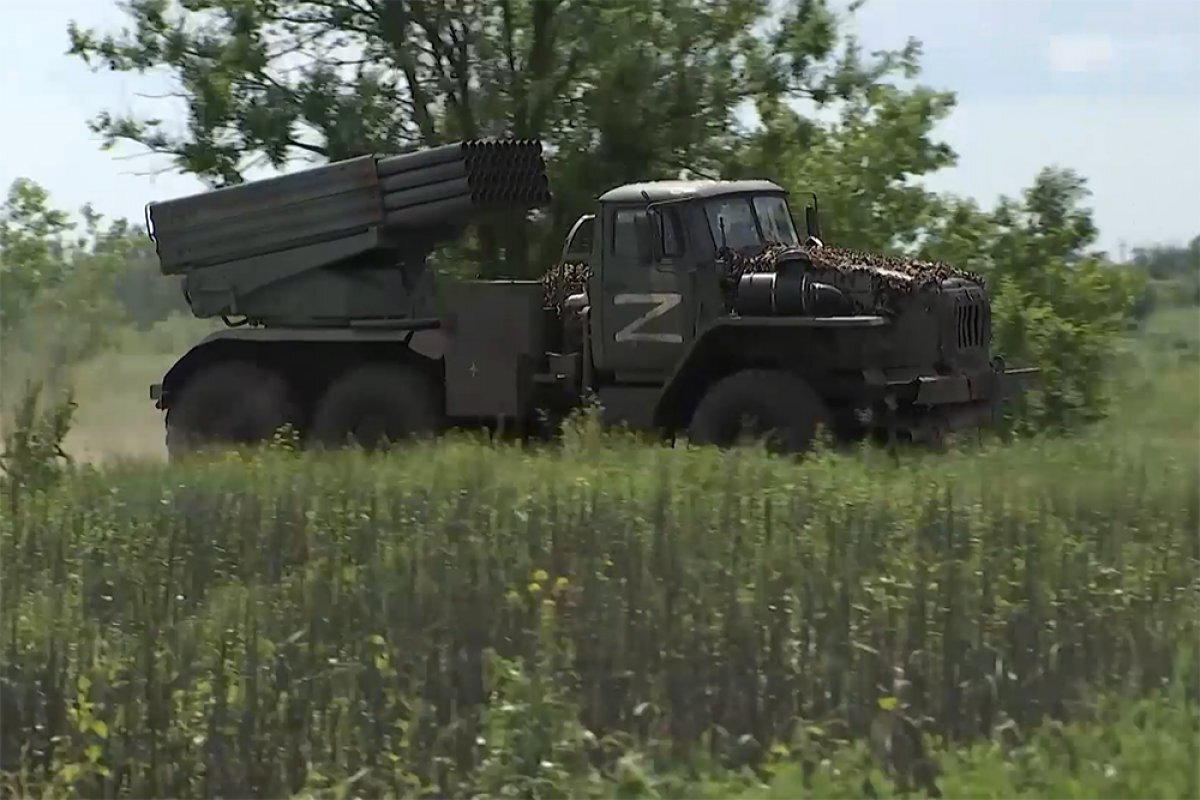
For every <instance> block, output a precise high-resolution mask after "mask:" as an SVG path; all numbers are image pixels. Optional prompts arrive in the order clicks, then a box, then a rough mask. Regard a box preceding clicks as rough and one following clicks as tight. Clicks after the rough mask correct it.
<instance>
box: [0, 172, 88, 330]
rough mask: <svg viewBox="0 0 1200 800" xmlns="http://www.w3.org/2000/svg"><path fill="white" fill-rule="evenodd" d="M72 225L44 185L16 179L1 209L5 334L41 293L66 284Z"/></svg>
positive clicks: (0, 290)
mask: <svg viewBox="0 0 1200 800" xmlns="http://www.w3.org/2000/svg"><path fill="white" fill-rule="evenodd" d="M70 227H71V226H70V223H68V221H67V216H66V214H64V213H63V212H62V211H58V210H56V209H52V208H50V206H49V204H48V195H47V193H46V190H45V189H43V188H42V187H40V186H38V185H37V184H36V183H34V182H32V181H30V180H16V181H13V183H12V185H11V186H10V187H9V190H8V195H7V197H6V198H5V201H4V205H3V207H0V338H3V337H4V336H5V335H6V334H9V333H10V332H11V331H12V330H13V329H14V328H15V327H16V325H17V324H18V323H20V321H21V320H22V319H23V318H24V317H25V316H26V314H27V313H28V311H29V307H30V305H31V304H32V301H33V298H34V297H35V296H36V295H37V294H38V293H39V292H40V291H43V290H45V289H47V288H49V287H55V286H59V285H61V284H62V282H63V280H64V277H65V275H66V272H67V269H68V264H67V263H66V262H65V261H64V259H63V257H62V250H63V236H64V235H65V234H66V232H67V231H68V230H70Z"/></svg>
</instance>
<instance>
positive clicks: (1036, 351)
mask: <svg viewBox="0 0 1200 800" xmlns="http://www.w3.org/2000/svg"><path fill="white" fill-rule="evenodd" d="M1086 197H1087V189H1086V185H1085V182H1084V181H1083V179H1082V178H1080V177H1079V176H1078V175H1076V174H1074V173H1073V172H1070V171H1069V170H1050V169H1047V170H1043V171H1042V172H1041V173H1039V174H1038V176H1037V178H1036V180H1035V181H1034V183H1033V185H1032V186H1030V187H1029V188H1028V189H1026V190H1025V192H1024V193H1023V195H1022V197H1021V199H1020V200H1019V201H1015V200H1011V199H1007V198H1002V199H1001V201H1000V203H999V204H998V205H997V207H996V208H995V210H994V211H992V212H990V213H983V212H980V211H979V210H978V209H976V208H975V206H974V205H973V204H972V203H969V202H965V201H961V200H954V199H949V200H947V201H945V204H946V205H945V210H944V211H943V212H942V213H941V214H939V215H938V217H939V223H938V224H937V225H936V226H934V227H933V228H932V229H931V230H930V232H929V235H928V236H927V238H926V239H925V240H924V242H923V243H922V245H921V250H922V252H923V253H924V254H925V255H928V256H931V257H934V258H941V259H943V260H946V261H951V262H953V263H958V264H960V265H963V266H966V267H968V268H970V269H973V270H975V271H977V272H979V273H980V274H982V275H983V276H984V277H985V278H986V279H987V280H988V285H989V289H990V292H991V296H992V303H993V308H992V314H993V335H994V340H993V349H994V351H995V352H997V353H999V354H1001V355H1003V356H1004V358H1005V359H1006V360H1007V361H1008V363H1009V364H1012V365H1016V364H1028V365H1032V366H1036V367H1038V369H1039V370H1041V372H1040V374H1039V375H1038V377H1037V378H1036V380H1035V381H1034V382H1032V383H1031V384H1030V385H1029V386H1028V387H1027V389H1026V391H1025V392H1023V393H1022V395H1021V396H1020V397H1019V398H1018V399H1017V402H1016V403H1015V404H1014V409H1013V411H1011V412H1010V418H1011V419H1012V421H1013V424H1014V426H1015V427H1016V428H1017V429H1018V430H1023V431H1031V430H1035V429H1051V430H1062V429H1066V428H1070V427H1074V426H1077V425H1078V424H1079V423H1081V422H1086V421H1089V420H1094V419H1097V418H1099V417H1101V416H1103V415H1104V413H1105V412H1106V410H1107V408H1108V405H1109V402H1110V400H1111V390H1112V388H1113V385H1114V378H1115V377H1116V370H1115V369H1114V367H1115V365H1116V364H1117V363H1118V358H1117V357H1118V356H1119V355H1120V354H1119V352H1118V347H1119V345H1120V338H1121V336H1122V334H1123V332H1124V331H1125V330H1126V328H1127V327H1128V325H1127V323H1128V320H1129V318H1130V314H1131V312H1132V309H1133V306H1134V303H1135V300H1136V298H1137V296H1138V292H1139V291H1140V288H1141V282H1140V280H1139V277H1138V275H1137V274H1136V273H1133V272H1131V271H1129V270H1126V269H1122V268H1120V267H1118V266H1117V265H1114V264H1112V263H1110V262H1108V261H1106V260H1105V259H1104V258H1103V256H1101V255H1099V254H1095V253H1091V252H1089V251H1088V249H1087V248H1088V247H1089V246H1090V245H1092V244H1093V243H1094V241H1095V237H1096V228H1095V224H1094V222H1093V221H1092V217H1091V212H1090V210H1089V209H1087V208H1085V207H1083V206H1082V202H1083V200H1084V199H1085V198H1086Z"/></svg>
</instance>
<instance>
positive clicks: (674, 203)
mask: <svg viewBox="0 0 1200 800" xmlns="http://www.w3.org/2000/svg"><path fill="white" fill-rule="evenodd" d="M598 203H599V211H598V213H597V214H591V215H586V216H584V217H581V218H580V219H579V221H578V222H577V223H576V224H575V226H573V227H572V229H571V232H570V234H569V235H568V237H567V240H566V243H565V245H564V248H563V260H564V261H580V262H583V263H586V264H588V265H589V266H591V267H592V273H593V277H592V280H591V282H590V285H589V286H588V289H589V297H595V298H598V299H599V302H598V303H592V304H591V308H592V311H591V320H592V325H591V331H590V332H591V337H592V342H591V351H592V358H593V363H594V366H595V367H596V368H597V369H598V370H600V371H602V372H606V373H609V374H611V376H612V377H613V378H614V379H615V380H616V381H617V382H621V383H624V382H630V383H639V382H646V381H657V380H662V379H664V378H665V377H667V376H669V375H670V374H671V372H673V371H674V368H675V366H676V364H677V363H678V361H679V360H680V358H681V356H682V355H683V353H684V352H685V351H686V350H687V348H688V347H689V346H690V345H691V344H692V343H693V342H694V341H695V340H696V337H697V334H698V333H699V331H701V330H702V329H703V328H704V327H705V326H706V325H708V324H709V323H711V322H712V321H713V320H715V319H716V318H718V317H720V316H723V315H724V314H725V313H726V311H727V309H726V307H725V302H724V299H723V297H722V292H721V289H720V285H719V278H720V275H719V273H718V268H719V267H718V259H719V251H720V250H721V248H722V247H729V248H732V249H735V250H753V249H754V248H758V247H761V246H763V245H765V244H767V243H769V242H780V243H783V244H787V245H799V244H800V238H799V236H798V234H797V232H796V228H795V225H794V223H793V222H792V217H791V214H790V212H789V209H788V205H787V194H786V192H785V191H784V189H783V188H782V187H780V186H778V185H776V184H774V183H772V182H770V181H762V180H752V181H725V182H718V181H655V182H647V183H633V184H627V185H624V186H620V187H617V188H615V189H612V190H610V191H608V192H605V193H604V194H602V195H601V196H600V197H599V198H598Z"/></svg>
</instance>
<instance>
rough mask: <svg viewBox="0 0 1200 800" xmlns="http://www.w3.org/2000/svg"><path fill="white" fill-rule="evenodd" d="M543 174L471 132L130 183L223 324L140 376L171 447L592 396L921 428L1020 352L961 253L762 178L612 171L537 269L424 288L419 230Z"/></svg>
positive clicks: (517, 200)
mask: <svg viewBox="0 0 1200 800" xmlns="http://www.w3.org/2000/svg"><path fill="white" fill-rule="evenodd" d="M550 199H551V194H550V190H549V181H548V179H547V175H546V164H545V159H544V157H543V152H542V146H541V144H540V143H539V142H537V141H527V140H513V139H492V140H470V141H462V142H457V143H454V144H450V145H445V146H441V147H434V148H428V149H424V150H416V151H412V152H408V153H404V154H400V155H391V156H379V155H366V156H361V157H358V158H352V159H348V160H346V161H341V162H336V163H332V164H328V165H324V166H321V167H316V168H312V169H307V170H303V171H300V172H296V173H293V174H289V175H283V176H279V177H273V178H269V179H265V180H261V181H256V182H250V183H245V184H240V185H236V186H232V187H227V188H222V189H218V190H214V191H210V192H205V193H201V194H197V195H193V196H188V197H183V198H179V199H174V200H170V201H165V202H158V203H151V204H150V205H148V206H147V226H148V230H149V235H150V237H151V239H152V240H153V241H154V243H155V248H156V251H157V253H158V257H159V261H160V265H161V270H162V272H163V274H164V275H177V276H182V286H183V291H184V294H185V297H186V298H187V301H188V303H189V305H190V307H191V309H192V311H193V313H194V314H195V315H196V316H198V317H203V318H215V317H220V318H222V319H223V320H224V321H225V323H226V325H227V328H226V329H224V330H220V331H217V332H215V333H213V334H211V335H209V336H208V337H206V338H204V339H203V340H201V341H200V342H198V343H197V344H196V345H195V346H193V347H192V348H191V349H190V350H189V351H188V352H187V353H185V354H184V355H183V356H182V357H181V358H180V359H179V360H178V361H176V362H175V363H174V365H173V366H171V368H170V369H169V370H168V371H167V372H166V374H165V375H164V376H163V378H162V380H161V382H160V383H156V384H154V385H153V386H152V387H151V391H150V394H151V399H152V400H154V401H155V405H156V407H157V408H158V409H160V410H164V411H165V412H166V420H165V426H166V444H167V449H168V452H169V454H170V456H171V457H172V458H175V457H178V456H179V455H181V454H184V453H187V452H190V451H192V450H194V449H196V448H198V447H203V446H206V445H210V444H221V443H253V442H259V441H262V440H265V439H267V438H270V437H272V436H273V435H274V434H275V433H276V432H277V431H279V430H280V429H281V428H284V427H285V426H286V427H290V428H291V430H293V431H294V432H295V433H296V435H298V436H299V438H300V440H301V441H302V442H304V443H305V445H306V446H315V447H338V446H342V445H344V444H346V443H350V442H353V443H357V444H358V445H360V446H363V447H367V448H373V447H377V446H379V445H382V444H387V443H398V442H402V441H404V440H407V439H409V438H411V437H421V436H436V435H437V434H438V433H439V432H442V431H446V430H449V429H452V428H462V427H468V428H470V427H476V428H478V427H480V426H484V427H488V428H491V429H504V430H508V431H517V432H521V433H522V434H528V433H530V432H534V433H536V432H539V431H545V430H547V429H546V428H545V424H546V421H547V420H549V421H550V428H549V430H553V421H555V420H559V419H561V418H562V417H563V416H564V415H565V414H567V413H569V412H570V410H571V409H573V408H577V407H579V406H580V405H581V404H584V403H588V402H597V403H598V405H599V407H600V409H601V415H602V419H603V420H604V422H605V424H615V425H627V426H629V427H631V428H633V429H637V430H643V431H648V432H653V433H654V434H656V435H661V436H664V437H668V438H671V439H672V440H673V439H674V437H676V436H683V437H684V438H686V439H688V440H690V441H692V442H695V443H705V444H714V445H718V446H726V445H730V444H733V443H735V442H737V441H739V440H740V438H741V437H742V436H744V435H750V436H753V437H758V438H760V440H761V439H766V440H767V443H768V445H769V446H770V447H771V448H772V449H775V450H779V451H785V452H802V451H804V450H805V449H806V448H808V447H809V446H810V445H811V443H812V442H813V441H814V437H815V436H816V435H817V433H818V432H819V431H820V430H821V429H827V430H829V431H830V432H831V433H833V434H834V435H836V436H839V437H852V438H853V437H858V436H863V435H888V436H898V437H902V438H906V439H911V440H918V441H919V440H930V439H938V438H940V436H942V435H943V434H944V433H945V432H946V431H948V430H953V429H956V428H960V427H964V426H979V425H986V424H988V423H989V421H990V420H992V419H994V418H995V414H996V412H997V410H998V409H999V408H1000V405H1001V403H1002V400H1003V398H1004V397H1005V396H1007V394H1008V393H1009V391H1010V389H1011V388H1012V387H1013V386H1014V385H1015V383H1016V381H1018V380H1019V379H1020V378H1021V377H1022V376H1023V375H1026V374H1028V373H1030V372H1032V370H1029V369H1023V370H1022V369H1011V368H1007V367H1006V366H1005V365H1004V363H1003V360H1002V359H1001V358H999V357H996V356H993V354H992V352H991V346H990V344H991V318H990V305H989V301H988V295H987V291H986V287H985V285H984V283H983V281H982V280H980V279H979V278H978V277H976V276H972V275H969V274H967V273H965V272H962V271H961V270H956V269H953V268H951V267H948V266H946V265H941V264H931V263H925V262H917V261H912V260H902V259H896V258H890V257H885V256H881V255H878V254H870V253H855V252H853V251H847V250H841V249H837V248H833V247H830V246H828V245H826V244H824V243H823V242H822V241H821V231H820V218H819V212H818V206H817V197H816V196H815V195H813V196H812V201H811V203H808V204H807V205H806V207H805V212H804V234H803V236H802V235H801V233H800V232H799V231H798V230H797V226H796V224H795V221H794V219H793V215H792V212H791V209H790V207H789V202H788V201H789V193H788V192H786V191H785V190H784V189H783V188H782V187H780V186H779V185H778V184H776V183H774V182H771V181H769V180H727V181H647V182H644V183H632V184H626V185H623V186H618V187H616V188H613V189H611V190H609V191H607V192H605V193H604V194H602V195H600V196H599V198H598V200H597V204H596V207H595V208H594V210H592V211H591V213H587V214H585V215H583V216H581V217H580V218H579V219H578V220H577V221H576V222H575V224H574V225H573V226H572V227H571V228H570V230H569V231H568V232H567V234H566V237H565V240H564V243H563V246H562V255H561V262H560V263H559V264H557V265H556V266H555V267H553V268H552V269H550V270H547V272H546V274H545V275H544V276H543V278H542V279H541V280H465V281H458V282H454V283H452V284H450V285H449V286H447V287H445V291H444V292H441V293H440V297H437V296H435V295H437V294H438V293H435V291H434V288H433V283H432V281H431V280H430V278H431V269H430V265H429V261H430V257H431V255H432V254H433V253H434V251H435V250H437V249H438V248H439V247H441V246H442V245H445V244H448V243H452V242H455V241H457V240H459V239H460V238H461V237H462V236H463V235H464V233H465V232H466V231H467V229H468V227H469V226H470V225H471V224H472V223H473V222H475V221H477V220H480V219H483V218H487V217H489V216H491V217H496V216H497V215H500V217H499V218H501V219H507V220H510V221H511V224H521V223H522V221H523V218H524V215H525V214H526V213H527V212H528V211H529V209H533V208H536V207H538V206H543V205H545V204H547V203H548V202H549V201H550ZM504 215H508V216H507V217H504Z"/></svg>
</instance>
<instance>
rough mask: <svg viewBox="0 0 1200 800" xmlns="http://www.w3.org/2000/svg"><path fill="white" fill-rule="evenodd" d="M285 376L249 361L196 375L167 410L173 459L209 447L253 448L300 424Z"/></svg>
mask: <svg viewBox="0 0 1200 800" xmlns="http://www.w3.org/2000/svg"><path fill="white" fill-rule="evenodd" d="M298 416H299V415H298V413H297V408H296V404H295V402H294V401H293V399H292V397H291V393H290V391H289V389H288V385H287V382H286V381H285V380H284V378H283V376H281V375H279V374H278V373H276V372H273V371H271V370H269V369H266V368H263V367H260V366H258V365H257V364H254V363H253V362H250V361H220V362H217V363H215V364H210V365H208V366H206V367H202V368H201V369H199V370H197V371H196V372H195V373H194V374H193V375H192V376H191V377H190V378H188V380H187V382H186V383H185V384H184V385H183V388H182V389H181V390H179V393H178V397H177V399H174V400H172V402H171V405H170V407H169V408H168V409H167V423H166V424H167V453H168V455H169V457H170V458H171V459H172V460H175V459H178V458H180V457H181V456H183V455H186V454H187V453H191V452H194V451H196V450H198V449H201V448H206V447H221V446H229V445H253V444H257V443H261V442H265V441H267V440H269V439H270V438H271V437H272V436H274V435H275V433H276V432H277V431H278V430H279V429H280V428H282V427H284V426H285V425H289V424H291V425H294V424H295V423H296V421H297V419H298Z"/></svg>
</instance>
